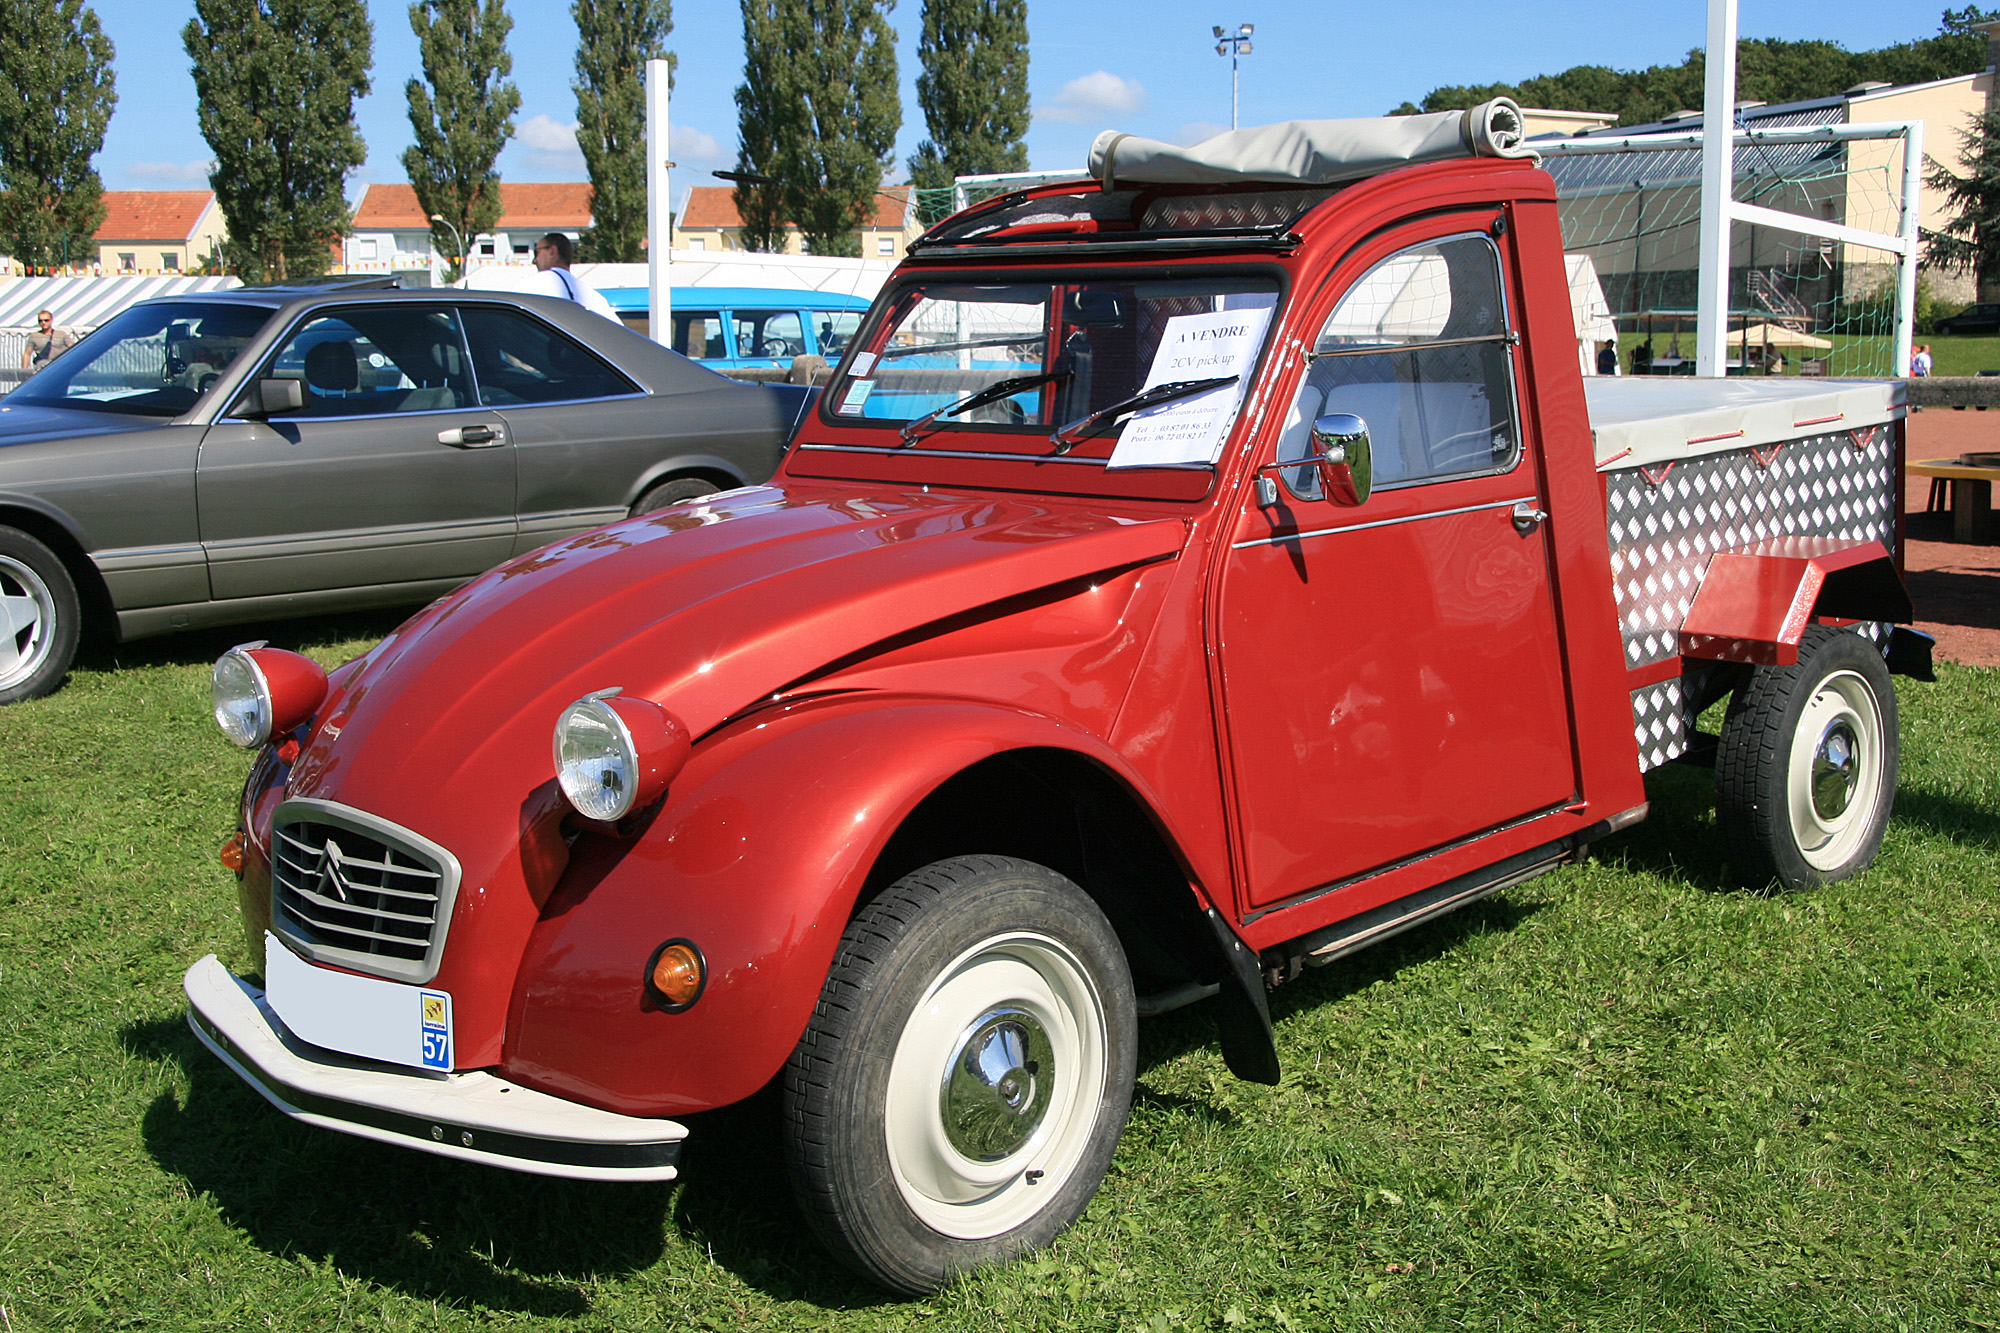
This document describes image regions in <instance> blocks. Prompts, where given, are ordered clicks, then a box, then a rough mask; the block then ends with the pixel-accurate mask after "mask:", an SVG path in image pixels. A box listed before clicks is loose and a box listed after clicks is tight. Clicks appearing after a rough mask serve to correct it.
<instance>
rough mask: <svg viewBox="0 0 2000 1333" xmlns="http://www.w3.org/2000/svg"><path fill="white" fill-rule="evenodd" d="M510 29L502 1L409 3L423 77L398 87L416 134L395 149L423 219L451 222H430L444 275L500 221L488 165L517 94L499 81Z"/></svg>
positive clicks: (506, 133) (456, 270) (510, 64)
mask: <svg viewBox="0 0 2000 1333" xmlns="http://www.w3.org/2000/svg"><path fill="white" fill-rule="evenodd" d="M513 26H514V20H513V19H511V18H509V17H508V16H507V7H506V5H505V3H504V0H486V3H485V4H484V5H482V4H481V3H480V0H419V3H417V4H414V5H411V6H410V27H411V28H412V29H414V30H415V32H416V34H417V45H418V47H419V48H420V49H421V50H422V52H423V62H424V77H423V79H422V80H421V81H420V80H417V79H411V80H410V81H409V83H408V84H406V85H405V86H404V90H403V91H404V93H405V94H406V95H407V96H408V98H409V103H410V127H411V128H412V129H413V130H415V131H416V134H417V142H416V143H415V144H414V145H413V146H411V147H409V148H406V149H404V150H403V170H404V172H405V173H407V174H408V176H409V178H410V185H411V188H413V189H414V190H416V192H417V203H418V205H419V206H420V207H422V209H423V210H424V216H425V217H432V216H436V217H441V218H443V219H445V222H448V223H450V224H451V225H450V226H446V225H445V223H444V222H433V223H432V224H431V243H432V245H433V246H435V247H436V248H437V249H438V250H439V251H440V252H441V253H443V254H447V255H450V256H451V267H450V270H449V272H448V274H447V277H448V278H456V277H458V275H459V274H461V273H463V272H464V271H465V249H464V247H465V246H467V245H469V244H471V243H472V238H473V237H474V236H477V235H478V234H479V233H481V232H485V231H491V230H493V224H494V223H496V222H498V221H499V220H500V174H499V173H498V172H496V171H495V170H494V169H493V163H494V161H495V160H496V159H498V158H499V156H500V150H501V149H502V148H505V147H506V146H507V140H508V139H509V138H511V137H513V134H514V113H515V112H516V111H518V110H519V109H520V107H521V91H520V89H518V88H516V87H515V86H514V85H513V84H512V83H510V82H508V80H507V75H508V74H510V73H512V72H513V69H514V58H513V57H512V56H510V55H508V54H507V34H508V32H509V31H511V30H512V28H513ZM426 85H428V87H427V86H426ZM454 228H455V229H456V232H455V233H454Z"/></svg>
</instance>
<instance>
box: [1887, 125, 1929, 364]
mask: <svg viewBox="0 0 2000 1333" xmlns="http://www.w3.org/2000/svg"><path fill="white" fill-rule="evenodd" d="M1923 188H1924V123H1923V122H1922V121H1921V120H1914V121H1911V122H1910V125H1909V128H1908V130H1907V131H1906V132H1905V133H1904V136H1903V232H1902V234H1903V241H1904V243H1905V244H1907V245H1908V246H1909V249H1907V250H1905V251H1903V262H1902V263H1901V264H1899V265H1897V267H1896V362H1895V364H1894V365H1892V366H1890V367H1889V373H1890V374H1891V375H1893V376H1896V377H1898V378H1900V377H1902V376H1904V375H1907V374H1909V373H1910V334H1911V333H1912V331H1913V330H1914V329H1915V328H1916V320H1917V248H1918V247H1917V218H1918V217H1919V216H1920V215H1921V213H1922V212H1923Z"/></svg>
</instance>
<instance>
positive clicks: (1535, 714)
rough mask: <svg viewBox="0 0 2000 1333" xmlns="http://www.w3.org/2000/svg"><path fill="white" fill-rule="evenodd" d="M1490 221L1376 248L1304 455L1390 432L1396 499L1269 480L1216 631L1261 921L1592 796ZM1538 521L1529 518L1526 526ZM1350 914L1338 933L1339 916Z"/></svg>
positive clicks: (1227, 576) (1478, 219) (1289, 444)
mask: <svg viewBox="0 0 2000 1333" xmlns="http://www.w3.org/2000/svg"><path fill="white" fill-rule="evenodd" d="M1491 218H1492V214H1490V213H1485V214H1481V215H1478V216H1475V217H1462V218H1457V219H1442V220H1434V221H1432V222H1431V223H1429V224H1427V225H1425V226H1423V227H1422V228H1420V229H1419V228H1412V229H1410V230H1408V231H1405V232H1403V233H1400V234H1398V235H1396V236H1394V237H1391V238H1386V239H1384V240H1382V241H1380V242H1379V243H1377V244H1375V245H1372V246H1370V247H1369V248H1368V250H1367V251H1366V252H1364V253H1363V254H1361V255H1360V256H1358V257H1357V259H1356V260H1355V262H1353V263H1352V264H1351V265H1349V266H1347V267H1348V268H1349V270H1350V273H1351V277H1350V278H1349V279H1348V280H1346V281H1344V282H1341V283H1339V284H1336V288H1337V292H1338V294H1337V299H1335V293H1332V292H1330V293H1329V294H1328V297H1327V298H1326V299H1324V300H1323V302H1322V308H1326V309H1328V313H1327V314H1326V315H1325V316H1324V317H1323V322H1322V324H1321V331H1320V334H1319V336H1318V338H1317V339H1316V340H1315V343H1314V353H1315V355H1314V356H1313V358H1312V359H1311V361H1310V363H1309V368H1308V369H1307V371H1306V372H1305V373H1304V374H1303V375H1302V376H1301V377H1300V383H1299V385H1298V388H1297V391H1296V395H1295V399H1294V402H1293V405H1292V407H1291V411H1290V416H1289V418H1288V420H1287V424H1286V428H1285V430H1284V432H1283V435H1282V438H1281V439H1280V440H1279V441H1277V443H1276V444H1275V446H1266V447H1265V453H1264V459H1265V460H1266V461H1268V460H1284V459H1290V458H1296V457H1302V456H1303V455H1304V452H1305V450H1306V448H1307V447H1308V434H1307V431H1308V428H1309V426H1310V423H1311V421H1312V419H1313V418H1314V417H1316V416H1318V415H1320V414H1323V413H1329V412H1347V413H1352V414H1354V415H1356V416H1360V417H1362V418H1363V419H1364V420H1365V421H1366V422H1367V425H1368V429H1369V434H1370V439H1371V444H1372V453H1373V461H1374V481H1375V492H1374V494H1373V495H1372V496H1371V497H1370V498H1369V499H1368V500H1367V502H1366V503H1364V504H1361V505H1358V506H1352V507H1349V506H1342V505H1338V504H1335V503H1333V502H1331V501H1328V500H1326V499H1324V498H1321V497H1320V496H1319V494H1318V485H1317V481H1316V479H1314V478H1313V477H1312V476H1311V474H1310V472H1309V471H1308V470H1307V469H1285V470H1284V471H1283V472H1281V473H1275V474H1274V473H1265V474H1262V476H1263V477H1264V478H1267V479H1268V480H1266V481H1264V482H1263V483H1262V484H1261V485H1257V486H1253V487H1252V488H1251V490H1250V492H1249V493H1248V494H1249V499H1248V502H1247V503H1246V505H1245V507H1244V511H1243V513H1242V514H1241V515H1240V517H1239V520H1238V525H1237V528H1236V532H1235V536H1234V540H1233V542H1232V549H1231V551H1230V554H1229V557H1228V562H1227V566H1226V568H1225V572H1224V575H1223V582H1222V586H1221V589H1220V594H1219V597H1220V600H1219V606H1218V619H1217V623H1216V627H1215V628H1216V637H1217V638H1218V639H1219V645H1218V646H1219V656H1220V662H1221V668H1222V679H1223V691H1224V696H1225V706H1226V707H1225V719H1226V721H1225V726H1226V728H1227V739H1228V747H1229V753H1230V757H1231V761H1232V770H1233V784H1234V798H1235V800H1234V809H1235V821H1236V822H1235V828H1236V833H1237V843H1238V847H1239V849H1240V850H1239V864H1240V866H1241V867H1242V873H1243V875H1244V878H1245V891H1246V897H1247V905H1248V906H1249V907H1251V908H1253V909H1255V908H1263V907H1269V906H1272V905H1275V904H1279V903H1283V902H1285V901H1287V900H1291V899H1296V898H1300V897H1302V896H1305V895H1310V894H1314V893H1316V892H1324V891H1327V890H1330V889H1338V888H1340V887H1342V886H1344V885H1346V884H1349V883H1352V882H1354V881H1355V880H1357V879H1359V878H1363V877H1366V876H1367V875H1369V874H1370V873H1371V872H1376V871H1380V870H1384V869H1388V868H1391V867H1394V866H1396V865H1399V864H1402V863H1404V862H1407V861H1409V860H1411V859H1413V858H1417V857H1421V856H1423V855H1425V854H1426V853H1428V852H1431V851H1433V850H1436V849H1439V848H1442V847H1446V846H1450V845H1452V844H1455V843H1459V842H1462V841H1464V840H1467V839H1472V838H1476V837H1478V836H1479V835H1480V834H1482V833H1485V832H1488V831H1491V830H1494V829H1496V828H1500V827H1503V826H1506V825H1509V824H1512V823H1515V822H1517V821H1519V820H1521V819H1523V818H1525V817H1530V816H1533V815H1536V814H1539V813H1542V812H1545V811H1548V810H1550V809H1552V808H1555V807H1559V806H1562V805H1564V804H1567V803H1568V802H1569V801H1570V800H1571V799H1572V798H1573V796H1574V793H1575V791H1576V787H1577V782H1576V770H1575V765H1574V761H1573V758H1572V748H1571V743H1570V739H1571V727H1570V717H1569V706H1568V697H1567V691H1566V689H1565V687H1564V682H1563V670H1562V649H1561V643H1560V640H1559V638H1558V635H1557V630H1556V615H1555V606H1554V600H1553V596H1552V591H1551V581H1550V572H1549V570H1550V565H1549V555H1548V540H1547V525H1548V523H1549V522H1550V521H1554V522H1561V521H1562V516H1561V515H1556V516H1554V517H1553V519H1550V518H1548V517H1547V516H1546V515H1545V513H1544V511H1545V510H1546V509H1547V501H1546V498H1545V496H1544V494H1543V492H1542V489H1541V486H1540V484H1539V475H1540V469H1539V460H1538V458H1537V457H1536V449H1535V447H1534V440H1533V436H1532V432H1524V430H1523V427H1522V424H1521V420H1520V413H1519V411H1518V410H1517V407H1516V402H1517V398H1516V395H1515V392H1514V380H1515V376H1516V374H1517V371H1518V364H1517V362H1518V352H1517V349H1516V347H1515V341H1516V340H1515V339H1513V338H1512V336H1511V328H1512V322H1511V320H1510V317H1509V310H1508V300H1507V296H1508V293H1509V291H1510V284H1509V282H1508V279H1507V272H1506V267H1505V256H1504V254H1503V251H1502V248H1501V247H1502V246H1503V245H1504V243H1505V242H1504V239H1503V240H1501V241H1496V240H1495V239H1494V238H1493V237H1492V236H1491V235H1490V234H1489V230H1488V225H1489V223H1490V221H1491ZM1517 509H1518V510H1519V511H1520V512H1519V513H1518V514H1517V512H1516V511H1517ZM1329 919H1331V918H1329Z"/></svg>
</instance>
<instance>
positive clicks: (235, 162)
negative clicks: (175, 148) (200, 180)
mask: <svg viewBox="0 0 2000 1333" xmlns="http://www.w3.org/2000/svg"><path fill="white" fill-rule="evenodd" d="M194 12H195V17H194V18H193V19H192V20H191V21H190V22H189V23H188V25H187V27H185V28H183V29H182V30H181V42H182V44H183V45H184V46H186V48H187V53H188V56H189V58H190V59H192V60H193V61H194V90H195V96H196V98H197V99H198V104H199V106H200V123H201V134H202V137H203V138H204V139H206V140H208V146H209V148H210V149H211V150H212V151H213V152H214V153H215V169H214V170H213V171H211V172H210V173H209V177H208V183H209V185H210V186H211V187H213V188H214V190H215V201H216V204H217V205H218V206H219V207H220V208H221V209H222V216H223V218H224V219H225V220H226V221H227V222H228V223H229V241H228V243H227V245H226V246H225V247H224V257H225V260H226V262H227V263H228V265H229V267H230V268H231V269H232V270H233V271H234V272H236V273H238V274H241V275H242V276H243V277H244V278H246V279H248V280H250V281H252V282H258V281H269V280H281V279H284V278H294V277H311V276H314V275H316V274H320V273H324V272H326V270H327V266H328V265H329V264H330V263H332V261H333V246H334V244H335V243H336V242H337V241H338V240H339V238H340V237H341V236H342V235H343V234H344V233H345V232H346V231H347V229H348V225H349V223H350V222H351V221H352V217H351V215H350V214H349V213H348V211H347V199H346V196H345V193H344V188H343V187H344V186H345V183H346V180H347V174H348V173H349V172H350V171H352V170H354V169H355V168H356V167H358V166H360V165H361V164H362V163H363V162H364V161H366V160H367V156H368V153H367V148H366V146H365V145H364V144H363V143H362V141H361V135H360V133H359V132H358V131H357V130H356V129H355V128H354V99H355V98H357V97H359V96H361V95H362V94H364V93H366V92H367V91H368V65H369V61H370V56H371V50H372V47H373V44H374V29H373V28H372V27H371V26H370V25H369V22H368V7H367V5H366V3H365V2H364V0H195V3H194Z"/></svg>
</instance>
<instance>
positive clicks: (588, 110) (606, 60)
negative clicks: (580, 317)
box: [570, 0, 674, 264]
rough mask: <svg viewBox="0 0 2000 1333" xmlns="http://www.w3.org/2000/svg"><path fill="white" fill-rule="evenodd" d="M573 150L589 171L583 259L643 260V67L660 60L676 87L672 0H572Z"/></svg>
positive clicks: (644, 173) (580, 249) (644, 85)
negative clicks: (574, 37)
mask: <svg viewBox="0 0 2000 1333" xmlns="http://www.w3.org/2000/svg"><path fill="white" fill-rule="evenodd" d="M570 14H571V15H572V16H574V17H575V19H576V35H577V41H576V82H575V83H573V84H571V85H570V86H571V87H572V88H574V89H575V90H576V145H577V147H578V148H581V149H582V150H583V161H584V165H585V166H586V167H587V168H589V171H590V217H591V227H590V230H589V231H587V232H585V233H584V235H583V243H582V245H581V246H580V247H579V250H578V253H579V254H580V256H581V257H582V258H584V259H591V260H599V261H607V262H612V263H627V264H629V263H636V262H638V261H639V260H641V259H644V258H645V257H646V251H645V248H644V245H643V244H642V243H643V242H644V241H645V239H646V62H647V61H648V60H660V59H665V60H666V62H667V86H668V87H669V88H672V87H673V67H674V57H673V55H672V53H670V52H669V51H668V50H667V46H666V44H667V35H668V34H669V33H671V32H672V31H673V30H674V13H673V6H672V4H670V3H669V0H575V3H573V4H572V5H571V6H570Z"/></svg>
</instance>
